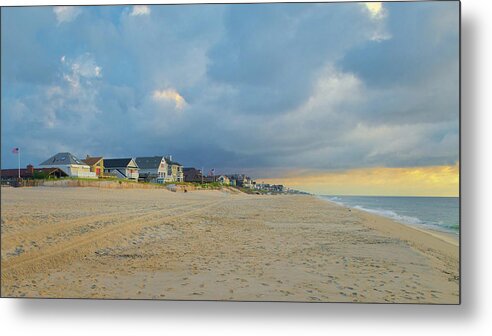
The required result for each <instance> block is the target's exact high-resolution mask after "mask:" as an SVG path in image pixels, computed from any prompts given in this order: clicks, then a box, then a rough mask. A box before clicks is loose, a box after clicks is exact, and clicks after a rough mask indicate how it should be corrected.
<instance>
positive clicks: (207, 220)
mask: <svg viewBox="0 0 492 336" xmlns="http://www.w3.org/2000/svg"><path fill="white" fill-rule="evenodd" d="M1 192H2V194H1V206H2V207H1V211H2V212H1V230H2V231H1V233H2V236H1V243H2V245H1V246H2V248H1V261H2V265H1V266H2V270H1V271H2V274H1V281H2V282H1V294H2V296H4V297H5V296H7V297H24V296H25V297H53V298H54V297H56V298H61V297H64V298H118V299H124V298H132V299H178V300H179V299H186V300H246V301H258V300H264V301H311V302H381V303H386V302H397V303H443V304H456V303H458V302H459V247H458V242H457V239H456V238H455V237H453V236H449V235H444V234H441V233H438V232H427V231H423V230H417V229H414V228H412V227H409V226H405V225H402V224H399V223H396V222H394V221H392V220H390V219H386V218H383V217H379V216H376V215H373V214H369V213H364V212H361V211H357V210H354V209H349V208H346V207H342V206H339V205H337V204H332V203H330V202H327V201H324V200H320V199H317V198H316V197H313V196H307V195H306V196H304V195H299V196H293V195H247V194H242V193H232V192H229V191H196V192H188V193H173V192H170V191H167V190H164V189H163V190H159V189H150V190H139V189H132V190H125V189H122V190H111V189H98V188H62V187H37V188H2V189H1Z"/></svg>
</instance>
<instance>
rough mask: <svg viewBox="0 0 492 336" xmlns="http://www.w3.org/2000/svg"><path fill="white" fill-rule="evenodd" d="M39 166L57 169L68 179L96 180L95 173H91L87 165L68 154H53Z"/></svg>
mask: <svg viewBox="0 0 492 336" xmlns="http://www.w3.org/2000/svg"><path fill="white" fill-rule="evenodd" d="M39 166H40V168H59V169H60V170H62V171H63V172H65V174H67V175H68V176H70V177H78V178H97V176H96V173H94V172H91V169H90V167H89V165H87V164H85V163H84V162H82V161H81V160H79V159H78V158H77V157H76V156H74V155H73V154H71V153H68V152H64V153H58V154H55V155H53V156H52V157H50V158H49V159H48V160H46V161H44V162H42V163H41V164H40V165H39Z"/></svg>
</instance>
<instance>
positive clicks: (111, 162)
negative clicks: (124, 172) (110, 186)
mask: <svg viewBox="0 0 492 336" xmlns="http://www.w3.org/2000/svg"><path fill="white" fill-rule="evenodd" d="M131 161H132V158H123V159H104V168H123V167H128V165H129V164H130V163H131ZM137 168H139V166H138V163H137Z"/></svg>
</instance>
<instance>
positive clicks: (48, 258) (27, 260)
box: [1, 199, 225, 279]
mask: <svg viewBox="0 0 492 336" xmlns="http://www.w3.org/2000/svg"><path fill="white" fill-rule="evenodd" d="M224 201H225V200H224V199H222V200H218V201H213V202H205V203H201V204H204V206H202V207H199V208H197V209H193V210H190V211H186V212H183V213H179V214H175V215H171V216H167V217H164V218H163V217H159V218H156V219H153V220H149V221H142V219H143V218H142V217H140V218H138V219H132V220H128V221H124V224H119V225H118V224H117V225H112V226H110V227H105V228H103V229H100V230H98V231H94V232H91V233H88V234H85V235H83V236H80V237H77V238H75V239H72V240H70V241H68V242H65V243H60V244H58V245H56V246H54V247H52V248H50V249H47V251H36V253H34V252H32V253H26V254H22V255H20V256H19V257H15V258H11V259H8V260H3V261H2V274H1V278H2V279H8V278H12V277H13V278H16V276H20V275H22V276H25V275H27V274H30V273H32V272H35V271H41V270H43V269H45V268H52V267H53V268H54V267H56V266H57V265H59V264H61V263H62V262H63V263H67V262H71V261H73V260H74V259H77V258H80V256H82V255H85V254H87V253H88V252H89V250H90V248H91V247H92V246H96V247H97V245H98V243H99V242H101V241H102V240H106V244H108V243H110V242H111V241H114V240H116V239H115V236H117V235H122V234H125V233H131V232H133V231H136V230H140V229H142V228H144V227H146V226H155V225H156V224H166V223H168V222H170V221H172V220H175V219H177V218H180V217H184V216H188V215H191V214H195V213H199V212H202V211H204V210H206V209H209V208H212V207H214V206H216V205H219V204H221V203H223V202H224ZM196 205H198V204H193V205H188V206H185V207H183V208H189V207H192V206H196ZM180 209H182V208H180ZM170 210H175V209H170ZM155 215H156V214H155V213H152V214H149V215H146V216H144V218H149V217H152V216H155ZM111 236H113V237H112V239H109V237H111ZM118 238H119V237H118Z"/></svg>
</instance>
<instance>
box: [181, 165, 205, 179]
mask: <svg viewBox="0 0 492 336" xmlns="http://www.w3.org/2000/svg"><path fill="white" fill-rule="evenodd" d="M183 178H184V181H185V182H195V183H201V182H202V181H203V176H202V171H201V170H200V169H196V168H193V167H186V168H183Z"/></svg>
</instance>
